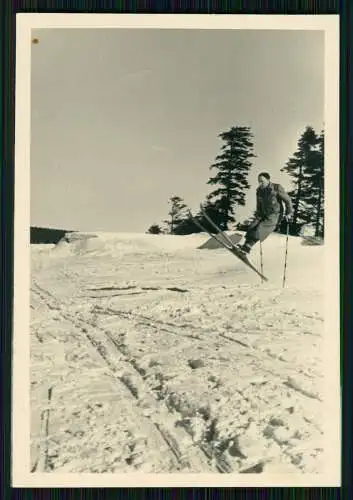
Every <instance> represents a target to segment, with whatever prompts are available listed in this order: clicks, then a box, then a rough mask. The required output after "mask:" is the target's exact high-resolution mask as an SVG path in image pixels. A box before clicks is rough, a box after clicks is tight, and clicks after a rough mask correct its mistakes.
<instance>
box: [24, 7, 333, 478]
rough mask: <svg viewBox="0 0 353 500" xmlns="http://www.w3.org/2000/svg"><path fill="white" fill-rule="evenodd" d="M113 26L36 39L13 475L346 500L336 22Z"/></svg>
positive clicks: (30, 54) (29, 56)
mask: <svg viewBox="0 0 353 500" xmlns="http://www.w3.org/2000/svg"><path fill="white" fill-rule="evenodd" d="M25 16H26V15H24V17H25ZM31 16H32V15H31ZM98 17H99V16H98ZM110 17H111V18H113V22H112V23H111V24H109V23H107V25H104V24H103V21H102V20H101V19H102V16H100V24H97V25H95V16H94V15H92V16H91V15H88V16H87V15H86V16H75V15H65V16H59V17H58V18H56V17H55V15H52V16H44V17H43V18H42V17H41V15H40V14H39V15H38V16H32V19H33V22H32V23H29V22H28V21H27V24H26V20H24V21H23V26H25V28H26V29H25V28H23V30H24V31H23V33H24V37H22V38H21V39H20V38H19V39H18V40H19V41H18V47H17V51H18V52H17V54H18V65H20V63H24V64H25V68H24V69H23V73H20V72H19V71H20V70H18V76H17V80H16V81H17V89H19V90H18V92H20V91H21V92H22V94H21V95H20V94H18V95H19V97H18V99H17V104H16V105H17V108H16V113H17V114H16V117H17V123H16V127H17V129H16V130H17V132H18V131H19V128H20V127H22V128H23V129H24V132H23V133H22V132H18V144H17V145H16V148H17V149H16V151H17V156H16V162H17V164H16V180H17V182H18V184H17V186H16V189H17V190H18V189H20V188H21V189H23V190H24V191H23V192H24V193H25V194H24V195H20V194H18V195H17V197H16V207H18V208H17V218H18V219H17V226H16V227H17V233H16V234H17V235H18V239H17V245H21V244H22V243H21V242H23V241H24V244H23V245H24V246H23V248H26V249H28V250H26V252H28V259H27V260H26V257H25V255H26V253H24V254H22V257H21V259H22V261H21V262H22V263H19V264H18V265H17V274H16V276H17V279H18V280H19V281H18V282H17V283H18V284H17V287H16V289H17V288H18V289H21V291H17V292H15V293H17V294H18V295H17V302H16V297H15V311H16V313H17V315H18V316H19V318H18V320H17V323H16V321H15V343H16V345H17V347H16V348H15V349H14V365H15V368H16V370H17V371H16V373H17V375H16V373H15V375H14V380H15V383H17V386H16V387H15V389H14V390H15V393H16V394H17V393H18V391H20V392H21V391H22V396H23V394H26V393H27V386H28V404H27V403H25V402H23V401H22V402H21V401H20V402H19V403H15V413H16V411H17V417H16V418H17V419H18V418H22V419H24V418H27V417H28V421H25V423H24V424H23V430H20V426H19V425H17V424H16V426H15V429H18V431H17V434H16V436H15V441H14V443H17V446H16V449H17V451H16V452H15V451H14V454H17V458H18V459H20V458H21V457H20V455H24V456H25V457H27V459H26V460H27V463H25V465H24V466H23V467H22V468H21V467H20V466H18V467H19V469H18V470H21V471H22V472H23V471H26V470H27V472H23V474H25V475H26V481H28V482H31V484H33V485H34V484H35V483H36V481H38V484H39V483H41V484H54V483H55V484H57V483H58V482H60V479H58V478H60V477H65V475H66V474H69V476H71V477H77V481H78V483H79V482H80V479H79V478H80V476H82V477H85V475H87V477H90V478H91V479H90V480H92V481H97V484H98V483H99V484H100V485H104V481H105V477H110V479H109V481H110V483H109V484H110V485H116V486H117V485H119V484H122V482H121V481H124V477H132V476H131V475H135V476H136V477H138V475H142V476H140V477H142V479H133V481H132V484H131V485H133V484H134V482H135V485H137V484H136V481H139V482H140V483H139V484H142V483H144V484H147V483H146V481H148V478H149V477H153V478H157V479H158V476H159V475H160V476H161V477H163V478H166V477H168V475H172V476H171V477H173V480H174V481H177V479H175V478H178V475H180V477H181V475H183V477H185V478H186V479H185V481H186V482H187V483H188V484H190V485H192V484H191V479H190V478H191V477H192V478H196V481H197V477H198V476H199V477H200V478H201V477H206V475H211V476H212V478H213V479H212V480H213V481H214V482H215V484H216V485H222V484H228V485H232V486H235V485H237V484H242V485H244V484H245V483H246V482H250V483H251V484H253V485H256V484H260V482H261V481H262V482H263V484H265V483H266V484H267V485H269V486H270V485H271V484H274V485H275V484H279V485H280V484H281V485H282V484H283V485H285V484H288V485H292V484H293V485H296V484H297V485H305V484H313V485H314V484H318V485H320V484H321V485H323V484H322V481H327V482H328V485H332V486H334V485H338V484H339V459H340V443H339V412H340V408H339V405H340V400H339V335H340V332H339V323H338V318H339V303H338V290H339V285H338V279H339V267H338V239H339V212H338V178H339V167H340V165H339V161H338V153H337V148H338V145H337V137H338V119H337V113H338V86H337V85H338V84H337V82H338V59H339V58H338V28H337V26H338V19H337V17H336V16H305V17H306V19H302V18H301V17H300V16H293V18H291V19H289V17H290V16H277V20H276V19H275V18H274V17H275V16H274V17H273V18H272V17H271V16H263V17H267V20H263V24H261V23H262V16H251V19H248V17H247V16H245V18H244V19H242V18H243V16H231V17H232V19H229V18H228V19H227V22H226V23H225V27H224V28H222V24H221V20H220V19H218V20H217V19H214V17H217V16H195V15H191V16H181V18H180V16H175V17H179V18H180V19H179V21H178V22H177V20H174V22H175V25H174V26H172V24H171V20H170V16H168V20H167V21H166V23H165V24H163V16H162V17H161V16H141V19H142V22H140V21H139V18H140V16H138V15H136V16H129V21H122V20H121V19H120V17H123V16H119V15H116V16H110ZM221 17H222V16H221ZM223 17H228V16H223ZM253 17H256V18H257V19H256V20H254V19H253ZM278 17H282V22H280V20H279V19H278ZM285 17H287V20H286V19H283V18H285ZM45 18H47V19H51V22H47V24H45V23H46V21H45ZM82 18H84V19H83V20H82V21H77V20H78V19H82ZM156 18H158V19H156ZM65 19H67V20H68V24H67V25H65ZM125 19H126V18H125ZM182 19H186V21H185V22H184V25H183V21H182ZM270 19H272V20H273V21H272V22H273V27H271V23H270ZM139 22H140V24H139ZM114 23H115V25H114ZM119 23H120V26H119ZM134 23H135V24H134ZM256 23H257V24H256ZM290 23H291V24H290ZM19 26H22V25H21V23H19ZM18 36H20V32H19V34H18ZM24 61H26V62H24ZM18 68H19V66H18ZM21 71H22V70H21ZM20 75H21V76H20ZM26 75H27V76H26ZM330 78H331V80H330ZM332 79H333V80H332ZM20 80H21V81H20ZM330 81H331V83H330ZM332 82H333V83H332ZM21 141H22V142H21ZM20 176H21V179H20ZM21 183H22V184H21ZM21 186H22V187H21ZM26 190H27V191H26ZM17 193H19V191H17ZM26 200H27V201H28V203H27V202H26ZM22 215H23V221H24V222H20V221H19V217H20V216H22ZM21 221H22V219H21ZM21 224H22V225H21ZM23 228H24V229H23ZM22 229H23V235H22V232H21V231H22ZM21 235H22V236H21ZM26 238H27V240H26ZM19 248H20V247H19V246H18V247H17V249H19ZM18 251H19V250H18ZM17 258H18V259H19V257H17ZM330 261H331V263H330ZM26 269H28V270H26ZM26 273H28V274H26ZM20 280H24V281H20ZM20 282H22V283H24V284H23V285H19V283H20ZM27 285H28V286H27ZM21 297H22V298H23V301H22V299H21ZM26 297H27V298H26ZM26 301H28V312H27V311H26V310H25V309H26V304H27V302H26ZM23 307H24V309H23ZM21 311H22V312H21ZM27 320H28V325H27V326H26V323H25V321H27ZM21 321H22V322H24V323H20V322H21ZM20 324H24V325H25V326H24V327H23V328H22V327H20V326H19V325H20ZM16 325H17V326H16ZM16 328H17V329H16ZM16 349H17V350H16ZM16 352H17V353H18V357H16ZM21 356H22V357H21ZM21 359H22V360H23V361H20V360H21ZM26 362H28V367H27V372H28V373H27V375H24V378H23V379H21V376H20V375H19V373H20V370H21V369H22V370H25V369H26V367H25V365H26ZM27 378H28V381H27ZM21 380H22V382H21ZM16 381H17V382H16ZM27 382H28V384H27ZM21 383H22V386H21ZM15 385H16V384H15ZM21 387H22V388H21ZM16 391H17V392H16ZM14 397H15V396H14ZM20 399H21V398H20ZM24 399H26V398H24ZM16 405H17V406H16ZM25 411H28V415H27V417H24V413H25ZM21 429H22V428H21ZM24 429H26V431H25V430H24ZM21 436H23V439H24V437H25V436H27V438H28V443H27V445H26V446H28V452H27V451H23V449H22V450H21V452H20V451H19V449H18V445H19V443H20V438H21ZM26 460H25V462H26ZM14 466H15V464H14ZM44 473H45V481H46V483H44V482H43V481H44V480H43V474H44ZM249 474H250V476H249ZM233 475H234V477H233ZM92 477H93V479H92ZM94 478H96V479H94ZM114 478H115V479H114ZM232 478H233V479H232ZM235 478H236V479H235ZM114 481H115V483H114ZM222 481H223V483H222ZM320 481H321V483H320ZM50 482H52V483H50ZM276 482H277V483H276ZM19 483H21V480H19ZM85 484H87V483H85ZM92 484H93V483H92ZM165 484H167V483H165ZM205 484H206V483H205Z"/></svg>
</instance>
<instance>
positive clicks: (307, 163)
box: [281, 126, 318, 226]
mask: <svg viewBox="0 0 353 500" xmlns="http://www.w3.org/2000/svg"><path fill="white" fill-rule="evenodd" d="M317 143H318V137H317V135H316V133H315V131H314V129H313V128H312V127H309V126H308V127H306V129H305V131H304V132H303V134H302V135H301V137H300V139H299V141H298V149H297V151H296V152H295V153H294V154H293V156H292V157H291V158H289V160H288V162H287V163H286V165H285V166H284V167H283V168H282V169H281V171H282V172H287V173H288V174H289V175H290V176H291V178H292V182H293V185H294V189H293V190H292V191H290V192H289V193H288V194H289V195H290V196H291V198H292V202H293V225H295V226H296V225H297V224H303V223H308V222H310V219H311V213H310V211H309V210H308V208H309V207H308V205H307V202H308V201H309V199H308V197H309V190H310V183H309V184H308V182H307V180H308V179H307V178H306V174H307V173H308V172H309V171H310V168H311V166H312V164H313V163H315V162H316V161H317V151H316V146H317Z"/></svg>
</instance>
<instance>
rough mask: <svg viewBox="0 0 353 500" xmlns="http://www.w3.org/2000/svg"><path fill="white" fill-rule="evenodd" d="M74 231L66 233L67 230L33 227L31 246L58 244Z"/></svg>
mask: <svg viewBox="0 0 353 500" xmlns="http://www.w3.org/2000/svg"><path fill="white" fill-rule="evenodd" d="M71 232H72V231H66V230H65V229H51V228H49V227H31V233H30V234H31V236H30V240H31V244H35V245H38V244H50V243H54V244H56V243H58V241H60V240H61V238H63V237H64V236H65V234H66V233H71Z"/></svg>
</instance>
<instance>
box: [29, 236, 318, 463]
mask: <svg viewBox="0 0 353 500" xmlns="http://www.w3.org/2000/svg"><path fill="white" fill-rule="evenodd" d="M204 241H205V236H204V235H197V236H190V237H170V236H165V235H164V236H158V237H157V236H154V235H153V236H152V235H140V236H138V235H135V236H134V235H115V236H114V235H112V236H109V237H108V236H107V235H99V234H98V237H96V238H94V237H88V235H86V236H85V235H76V239H72V241H71V242H70V243H59V244H58V245H57V246H47V245H35V246H33V247H32V286H31V333H32V335H31V413H32V418H31V467H32V471H33V472H36V471H40V472H44V471H45V472H99V473H103V472H134V471H135V472H143V473H148V472H154V473H155V472H162V473H172V472H219V473H229V472H244V473H246V472H248V473H249V472H256V473H267V472H269V473H288V472H293V473H320V472H322V460H323V458H322V455H323V431H322V427H323V422H322V417H323V415H322V413H323V407H322V404H323V402H322V390H323V387H322V385H323V367H322V354H321V349H322V338H323V330H324V323H323V305H322V302H323V293H322V292H321V291H320V289H319V288H318V286H319V284H320V283H321V281H322V280H319V276H321V275H322V269H323V268H322V266H321V267H320V265H319V263H320V259H321V258H322V254H323V247H302V246H300V242H299V239H296V238H291V240H290V246H289V260H288V271H289V272H288V277H287V280H288V287H287V288H285V289H282V288H281V280H282V274H281V273H282V269H281V268H282V267H283V266H281V265H280V264H279V260H280V259H279V256H282V254H283V251H282V250H283V241H284V239H283V238H282V237H280V236H278V235H273V236H272V237H271V238H270V239H269V240H268V243H267V242H266V244H265V245H264V257H265V260H264V267H265V271H266V272H267V274H268V275H269V278H270V283H266V284H261V281H260V280H259V278H258V277H257V276H256V275H255V274H254V273H253V272H252V271H250V270H249V269H247V268H246V267H245V266H244V265H243V264H242V263H241V262H240V261H238V260H237V259H235V258H234V256H232V255H231V254H229V253H228V252H227V251H226V250H222V249H219V250H212V251H210V250H198V249H197V247H198V246H200V245H201V244H202V243H204ZM254 259H256V257H254ZM255 264H256V262H255ZM271 280H272V281H271Z"/></svg>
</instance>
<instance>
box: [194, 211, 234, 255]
mask: <svg viewBox="0 0 353 500" xmlns="http://www.w3.org/2000/svg"><path fill="white" fill-rule="evenodd" d="M200 210H201V213H202V215H203V216H204V217H205V219H206V220H207V221H208V222H209V223H210V224H211V226H212V227H213V229H214V230H215V231H217V233H218V234H221V235H222V236H223V238H224V239H225V240H226V241H227V244H228V245H230V246H231V247H234V243H233V242H232V240H231V239H230V238H229V236H228V234H227V233H225V232H224V231H222V229H220V228H219V227H218V226H217V224H216V223H215V222H214V221H213V220H212V219H211V217H210V216H209V215H208V213H207V212H206V210H205V209H204V207H203V206H202V205H200Z"/></svg>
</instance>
